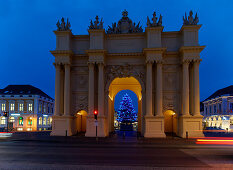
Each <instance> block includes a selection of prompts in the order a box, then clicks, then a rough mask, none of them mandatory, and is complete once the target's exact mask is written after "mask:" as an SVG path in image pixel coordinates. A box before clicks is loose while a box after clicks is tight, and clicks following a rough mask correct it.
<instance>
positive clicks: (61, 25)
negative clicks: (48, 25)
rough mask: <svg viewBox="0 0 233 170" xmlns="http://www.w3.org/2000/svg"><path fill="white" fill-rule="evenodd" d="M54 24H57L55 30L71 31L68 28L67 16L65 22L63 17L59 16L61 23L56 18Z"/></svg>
mask: <svg viewBox="0 0 233 170" xmlns="http://www.w3.org/2000/svg"><path fill="white" fill-rule="evenodd" d="M56 25H57V31H68V30H70V31H71V29H70V27H71V25H70V22H69V19H68V18H67V21H66V23H65V19H64V18H63V17H62V18H61V23H60V21H59V20H58V21H57V24H56Z"/></svg>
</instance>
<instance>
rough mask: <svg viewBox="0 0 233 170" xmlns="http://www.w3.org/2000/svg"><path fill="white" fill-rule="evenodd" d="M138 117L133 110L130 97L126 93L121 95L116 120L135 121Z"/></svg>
mask: <svg viewBox="0 0 233 170" xmlns="http://www.w3.org/2000/svg"><path fill="white" fill-rule="evenodd" d="M137 119H138V117H137V113H136V112H135V110H134V106H133V103H132V99H131V98H130V96H129V95H128V94H127V93H126V94H125V95H124V96H123V97H122V101H121V103H120V107H119V109H118V111H117V121H118V122H131V123H133V122H136V121H137Z"/></svg>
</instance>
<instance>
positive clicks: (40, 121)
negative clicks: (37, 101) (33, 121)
mask: <svg viewBox="0 0 233 170" xmlns="http://www.w3.org/2000/svg"><path fill="white" fill-rule="evenodd" d="M39 125H42V117H39Z"/></svg>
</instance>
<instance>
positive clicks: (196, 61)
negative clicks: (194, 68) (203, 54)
mask: <svg viewBox="0 0 233 170" xmlns="http://www.w3.org/2000/svg"><path fill="white" fill-rule="evenodd" d="M201 61H202V59H200V58H198V59H194V60H193V63H198V64H200V63H201Z"/></svg>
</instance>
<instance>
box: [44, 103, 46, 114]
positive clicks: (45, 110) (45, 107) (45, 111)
mask: <svg viewBox="0 0 233 170" xmlns="http://www.w3.org/2000/svg"><path fill="white" fill-rule="evenodd" d="M44 113H46V106H45V105H44Z"/></svg>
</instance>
